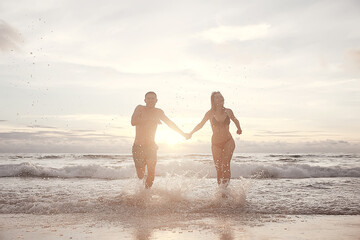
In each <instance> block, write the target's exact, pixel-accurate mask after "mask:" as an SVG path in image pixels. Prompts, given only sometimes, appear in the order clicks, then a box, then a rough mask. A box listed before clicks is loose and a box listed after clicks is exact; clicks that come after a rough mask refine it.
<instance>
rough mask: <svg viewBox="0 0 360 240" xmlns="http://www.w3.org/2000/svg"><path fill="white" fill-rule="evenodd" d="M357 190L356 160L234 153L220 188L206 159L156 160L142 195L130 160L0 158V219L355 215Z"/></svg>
mask: <svg viewBox="0 0 360 240" xmlns="http://www.w3.org/2000/svg"><path fill="white" fill-rule="evenodd" d="M359 186H360V155H358V154H240V153H237V154H234V156H233V158H232V161H231V181H230V185H229V186H228V187H227V188H222V187H218V186H217V180H216V172H215V167H214V164H213V161H212V156H211V155H210V154H188V155H180V154H167V155H165V154H159V157H158V162H157V166H156V177H155V181H154V185H153V187H152V188H151V189H149V190H146V189H144V184H143V182H142V180H138V179H137V177H136V171H135V167H134V163H133V160H132V156H131V155H114V154H101V155H94V154H1V155H0V214H33V215H56V214H77V213H79V214H81V213H91V214H105V215H106V216H110V217H111V216H121V218H122V219H123V220H124V221H125V222H126V220H128V219H130V218H132V219H133V217H134V216H139V217H140V218H141V216H144V215H147V216H158V217H162V216H163V217H164V218H165V219H166V218H169V217H173V218H176V217H177V216H179V218H180V216H181V218H182V219H183V218H185V219H186V218H194V217H195V216H201V217H212V216H241V215H246V216H252V215H253V216H255V215H259V214H260V215H268V214H270V215H271V214H284V215H359V214H360V188H359ZM137 219H139V218H137ZM137 221H138V220H137Z"/></svg>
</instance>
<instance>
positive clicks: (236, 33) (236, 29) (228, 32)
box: [199, 24, 270, 43]
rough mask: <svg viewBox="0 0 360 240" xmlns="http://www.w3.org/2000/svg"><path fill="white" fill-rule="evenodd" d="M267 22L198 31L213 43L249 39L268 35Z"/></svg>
mask: <svg viewBox="0 0 360 240" xmlns="http://www.w3.org/2000/svg"><path fill="white" fill-rule="evenodd" d="M269 29H270V25H269V24H256V25H247V26H219V27H215V28H211V29H209V30H205V31H203V32H202V33H200V35H199V36H200V37H201V38H204V39H207V40H210V41H213V42H215V43H224V42H229V41H249V40H254V39H259V38H264V37H265V36H266V35H268V32H269Z"/></svg>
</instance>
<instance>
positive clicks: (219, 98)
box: [211, 91, 224, 110]
mask: <svg viewBox="0 0 360 240" xmlns="http://www.w3.org/2000/svg"><path fill="white" fill-rule="evenodd" d="M216 107H224V97H223V95H221V93H220V92H219V91H217V92H212V93H211V109H212V110H215V108H216Z"/></svg>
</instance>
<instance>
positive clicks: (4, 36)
mask: <svg viewBox="0 0 360 240" xmlns="http://www.w3.org/2000/svg"><path fill="white" fill-rule="evenodd" d="M23 42H24V40H23V37H22V36H21V34H20V33H19V32H18V31H17V30H16V29H15V28H14V27H12V26H10V25H9V24H8V23H6V22H5V21H4V20H1V19H0V51H2V52H8V51H13V50H16V51H19V50H20V45H21V44H22V43H23Z"/></svg>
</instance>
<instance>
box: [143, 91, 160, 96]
mask: <svg viewBox="0 0 360 240" xmlns="http://www.w3.org/2000/svg"><path fill="white" fill-rule="evenodd" d="M148 94H154V95H155V97H157V95H156V93H155V92H153V91H150V92H147V93H146V94H145V97H146V96H147V95H148Z"/></svg>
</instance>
